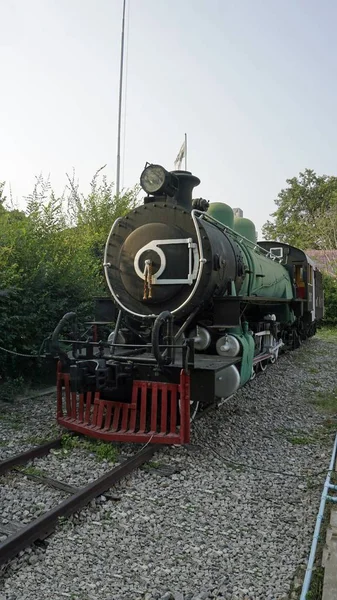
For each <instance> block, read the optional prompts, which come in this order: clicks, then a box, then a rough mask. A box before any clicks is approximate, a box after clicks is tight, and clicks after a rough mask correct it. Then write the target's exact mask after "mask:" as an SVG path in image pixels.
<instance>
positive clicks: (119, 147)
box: [116, 0, 126, 196]
mask: <svg viewBox="0 0 337 600" xmlns="http://www.w3.org/2000/svg"><path fill="white" fill-rule="evenodd" d="M125 6H126V0H123V16H122V37H121V63H120V73H119V105H118V134H117V175H116V194H117V196H119V193H120V175H121V129H122V99H123V66H124V29H125Z"/></svg>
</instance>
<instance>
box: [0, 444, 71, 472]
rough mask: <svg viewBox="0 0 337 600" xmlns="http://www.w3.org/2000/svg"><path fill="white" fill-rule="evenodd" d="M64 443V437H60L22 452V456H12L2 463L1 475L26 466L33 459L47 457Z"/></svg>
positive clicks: (0, 465) (0, 466)
mask: <svg viewBox="0 0 337 600" xmlns="http://www.w3.org/2000/svg"><path fill="white" fill-rule="evenodd" d="M61 443H62V436H61V437H58V438H56V439H54V440H50V441H49V442H46V443H45V444H41V445H40V446H35V448H31V449H30V450H27V451H26V452H21V454H15V455H14V456H10V457H9V458H6V460H3V461H1V462H0V475H3V474H4V473H6V471H9V470H10V469H12V468H13V467H16V466H17V465H24V464H25V463H27V462H28V461H29V460H33V458H39V457H40V456H46V454H48V452H49V451H50V450H52V449H53V448H60V447H61Z"/></svg>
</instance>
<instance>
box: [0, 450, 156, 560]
mask: <svg viewBox="0 0 337 600" xmlns="http://www.w3.org/2000/svg"><path fill="white" fill-rule="evenodd" d="M155 451H156V448H155V446H153V445H149V446H146V447H145V448H143V449H142V450H140V451H139V452H138V453H137V454H135V456H133V457H132V458H130V459H127V460H126V461H124V462H123V463H122V464H120V465H119V466H118V467H115V468H114V469H112V470H110V471H108V472H107V473H105V474H104V475H102V476H101V477H99V478H98V479H96V480H95V481H93V482H92V483H89V484H88V485H86V486H84V487H83V488H80V489H79V491H78V492H76V493H75V494H73V495H72V496H70V497H69V498H67V499H66V500H64V501H63V502H61V503H60V504H58V505H57V506H55V507H54V508H52V509H51V510H49V511H48V512H46V513H45V514H43V515H41V516H40V517H38V518H37V519H34V521H32V522H31V523H28V525H25V526H23V527H22V528H20V529H19V530H18V531H17V532H15V533H13V534H12V535H11V536H9V537H8V538H7V539H6V540H5V541H4V542H2V544H0V565H1V564H4V563H5V562H7V561H8V560H10V559H11V558H13V557H14V556H16V555H17V554H18V553H19V552H20V551H21V550H24V548H26V547H27V546H29V545H30V544H32V543H33V542H35V541H36V540H38V539H44V538H45V537H47V536H48V535H49V534H50V533H52V531H53V530H54V529H55V528H56V526H57V524H58V520H59V518H60V517H69V516H70V515H72V514H73V513H74V512H77V511H78V510H79V509H81V508H83V507H84V506H86V505H87V504H88V503H89V502H90V501H91V500H93V499H94V498H96V497H97V496H100V495H101V494H103V493H104V492H106V491H107V490H108V489H109V488H110V487H111V486H113V485H115V484H116V483H117V482H118V481H120V480H121V479H123V477H126V475H128V474H129V473H131V472H132V471H134V470H135V469H137V468H138V467H140V466H141V465H142V464H144V463H146V462H147V461H148V460H149V459H150V458H151V457H152V456H153V454H154V452H155Z"/></svg>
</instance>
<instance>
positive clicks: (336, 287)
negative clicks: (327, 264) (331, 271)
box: [323, 274, 337, 325]
mask: <svg viewBox="0 0 337 600" xmlns="http://www.w3.org/2000/svg"><path fill="white" fill-rule="evenodd" d="M323 286H324V306H325V315H324V323H325V324H326V325H336V324H337V278H336V277H333V276H332V275H327V274H324V275H323Z"/></svg>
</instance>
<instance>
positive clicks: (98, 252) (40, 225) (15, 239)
mask: <svg viewBox="0 0 337 600" xmlns="http://www.w3.org/2000/svg"><path fill="white" fill-rule="evenodd" d="M69 183H70V186H69V187H67V188H66V190H65V192H64V194H63V195H62V197H56V195H55V194H54V192H53V191H52V189H51V185H50V182H49V180H44V179H43V177H42V176H40V177H38V178H37V179H36V183H35V186H34V190H33V192H32V194H30V196H28V197H27V198H26V210H24V211H20V210H18V209H16V208H13V207H9V206H8V202H7V201H6V198H5V196H4V184H3V183H2V184H1V183H0V231H1V235H0V346H2V347H5V348H8V349H11V350H14V351H17V352H20V353H27V354H31V353H32V351H33V352H35V353H37V352H38V349H39V347H40V344H41V342H42V341H43V339H44V338H45V337H46V336H47V335H49V334H50V333H51V331H52V330H53V329H54V327H55V326H56V324H57V322H58V321H59V320H60V318H61V317H62V316H63V315H64V313H65V312H67V311H75V312H77V314H78V316H79V318H80V319H89V318H92V305H93V303H92V299H93V297H94V296H95V295H98V294H100V293H103V294H105V293H106V288H105V283H104V278H103V269H102V260H103V250H104V244H105V241H106V238H107V235H108V232H109V230H110V228H111V225H112V223H113V221H114V220H115V219H116V218H117V217H119V216H121V215H123V214H125V212H126V211H128V210H130V209H131V208H132V207H133V206H134V204H135V202H136V196H137V191H138V190H137V189H134V190H130V191H128V192H126V193H125V195H123V196H119V197H116V195H114V191H113V184H112V183H109V182H108V181H107V179H106V178H105V177H103V178H101V173H100V171H98V172H97V173H96V174H95V176H94V178H93V179H92V181H91V185H90V191H89V194H88V195H83V194H81V193H80V192H79V190H78V185H76V186H75V185H74V181H73V180H69ZM36 363H37V361H36V359H28V360H27V359H26V358H22V359H21V358H18V357H14V356H12V355H9V354H6V353H4V352H3V351H0V378H2V379H4V378H5V376H6V375H8V374H11V375H15V374H16V373H22V372H26V373H27V372H30V371H32V370H33V369H34V368H35V366H36Z"/></svg>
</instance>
